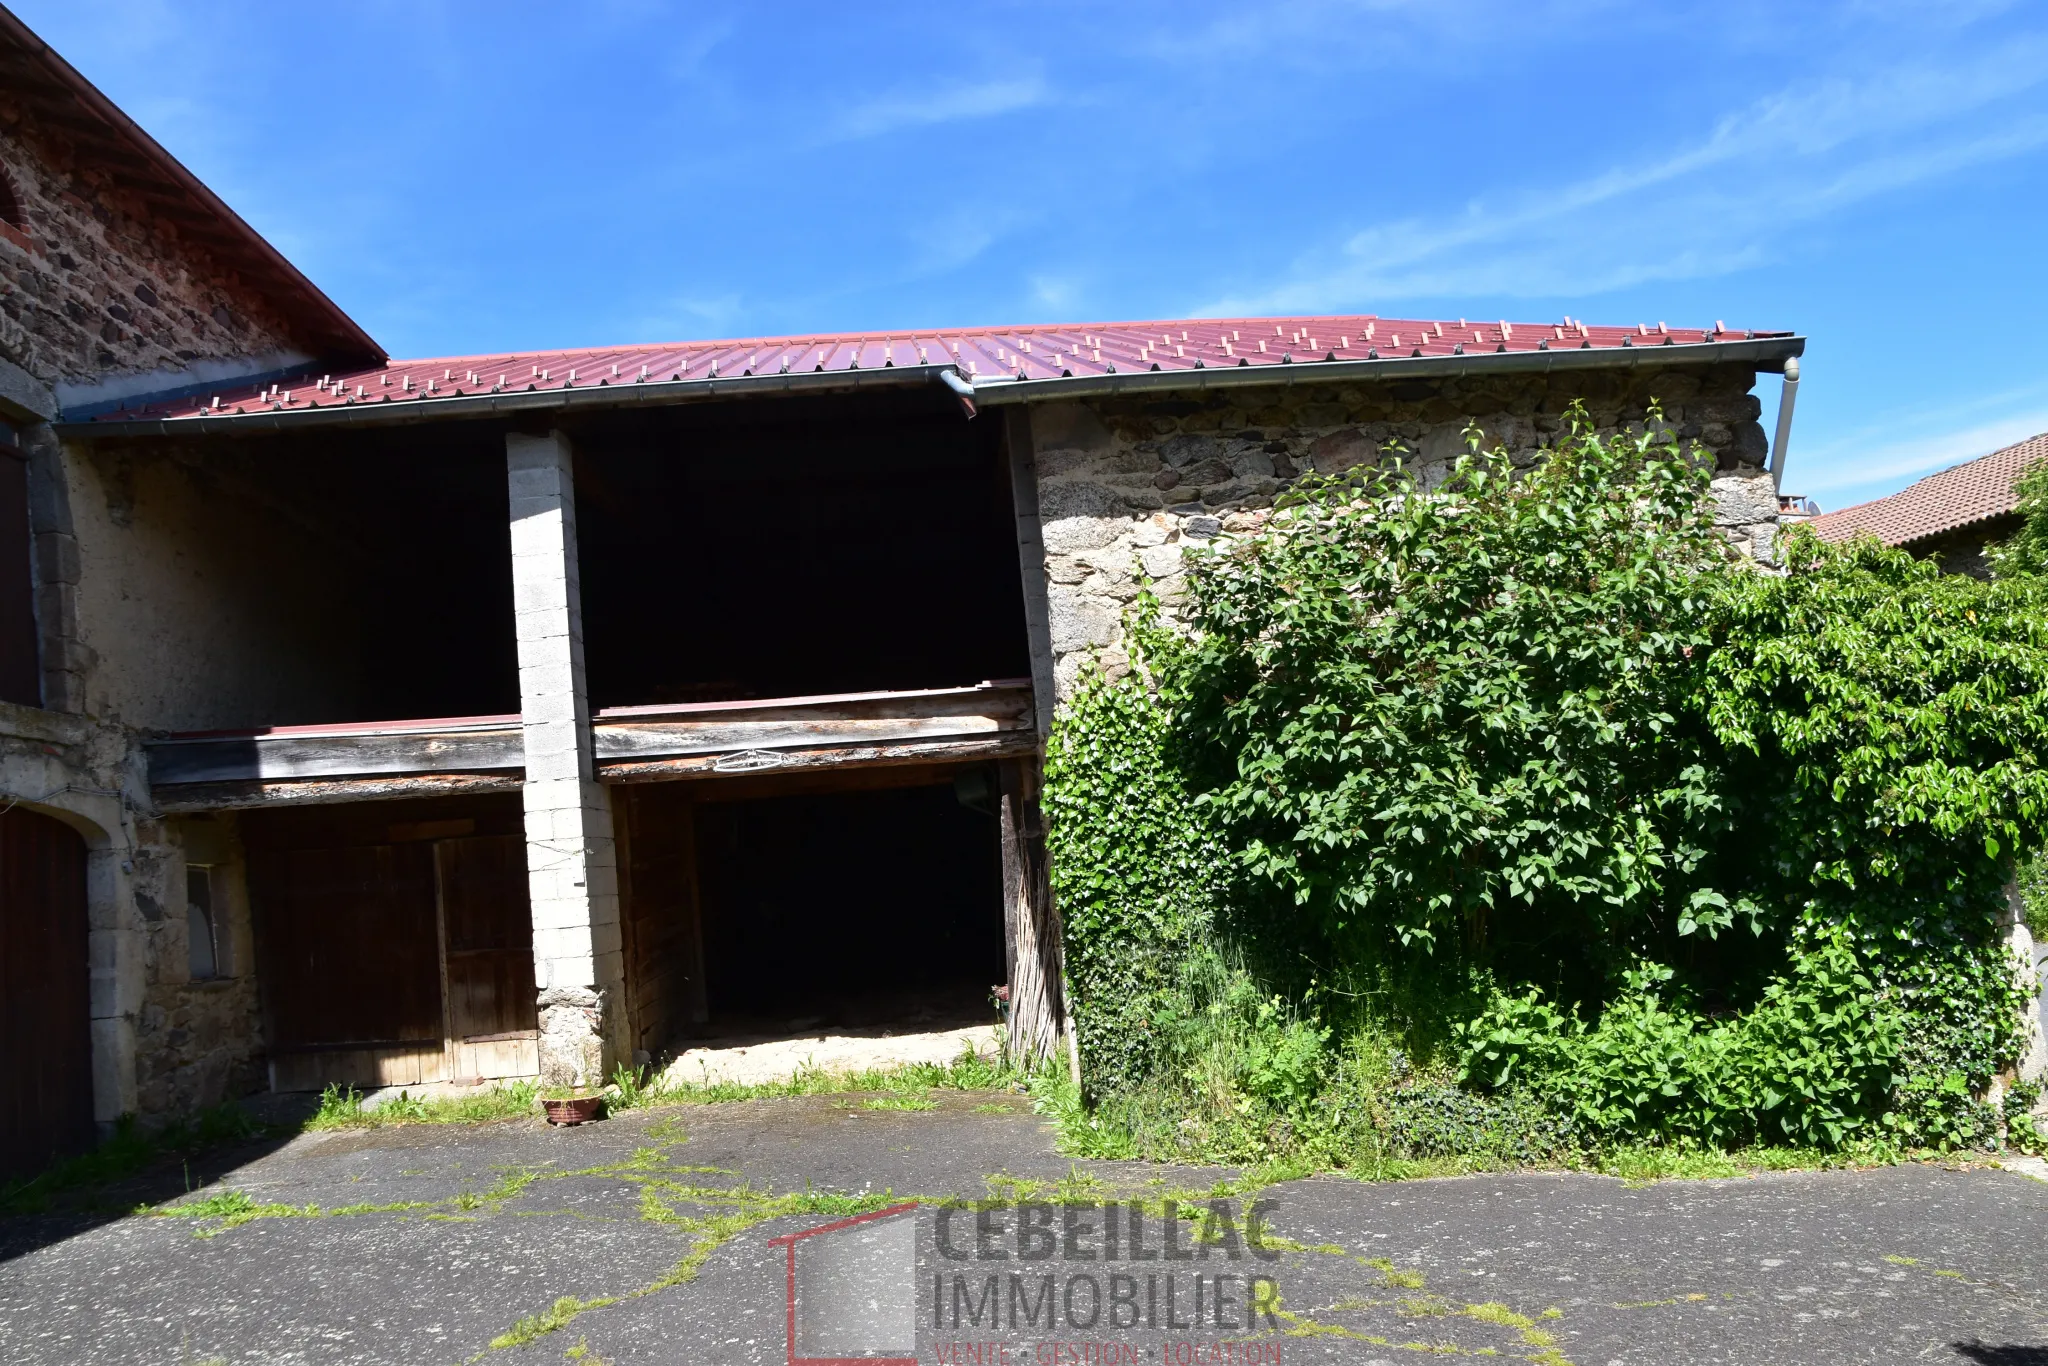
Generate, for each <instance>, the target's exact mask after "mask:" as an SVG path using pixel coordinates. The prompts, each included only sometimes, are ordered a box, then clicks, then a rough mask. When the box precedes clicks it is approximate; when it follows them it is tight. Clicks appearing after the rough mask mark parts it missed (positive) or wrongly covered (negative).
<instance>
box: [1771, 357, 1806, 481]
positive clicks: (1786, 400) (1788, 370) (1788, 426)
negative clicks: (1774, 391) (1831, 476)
mask: <svg viewBox="0 0 2048 1366" xmlns="http://www.w3.org/2000/svg"><path fill="white" fill-rule="evenodd" d="M1798 401H1799V358H1798V357H1797V356H1787V357H1786V358H1785V389H1784V392H1783V393H1782V394H1781V395H1780V396H1779V398H1778V434H1777V436H1776V437H1775V438H1773V439H1772V441H1771V466H1770V469H1771V490H1772V492H1774V493H1775V492H1782V491H1783V489H1784V486H1785V443H1786V442H1788V441H1790V440H1791V439H1792V406H1793V405H1794V404H1795V403H1797V402H1798Z"/></svg>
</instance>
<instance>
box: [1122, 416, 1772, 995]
mask: <svg viewBox="0 0 2048 1366" xmlns="http://www.w3.org/2000/svg"><path fill="white" fill-rule="evenodd" d="M1569 421H1570V422H1571V423H1572V427H1571V430H1570V432H1569V434H1568V440H1567V441H1566V442H1565V444H1563V445H1561V446H1560V448H1559V449H1558V450H1557V451H1556V453H1555V454H1554V455H1553V456H1552V458H1551V459H1549V460H1547V461H1545V462H1544V463H1543V464H1542V465H1540V466H1539V467H1537V468H1536V469H1534V470H1529V471H1518V470H1516V469H1515V468H1514V467H1513V466H1512V465H1511V463H1510V462H1509V460H1508V458H1507V456H1506V455H1505V453H1502V452H1494V453H1491V454H1489V453H1484V452H1480V451H1478V450H1477V449H1476V434H1475V449H1474V450H1473V451H1472V453H1470V454H1469V455H1467V456H1466V457H1465V458H1463V459H1462V460H1460V461H1459V462H1458V464H1457V465H1456V467H1455V468H1454V469H1453V470H1452V471H1451V473H1450V475H1449V477H1448V479H1447V480H1446V482H1444V483H1443V484H1442V485H1441V486H1440V487H1438V488H1435V489H1433V490H1432V489H1426V488H1425V487H1424V486H1423V485H1422V484H1421V483H1419V482H1418V481H1417V479H1416V478H1415V477H1414V475H1413V474H1412V473H1411V472H1410V471H1409V470H1408V469H1407V468H1405V467H1402V466H1399V465H1392V464H1390V465H1387V466H1383V467H1381V468H1378V469H1370V470H1366V471H1365V472H1363V473H1359V474H1356V475H1355V476H1353V477H1350V478H1347V479H1345V480H1342V481H1323V482H1314V481H1311V482H1310V484H1309V485H1308V486H1307V487H1306V488H1304V489H1302V490H1301V491H1300V493H1299V494H1298V495H1297V497H1296V498H1295V499H1294V500H1293V501H1292V502H1291V503H1290V504H1288V505H1287V506H1286V507H1284V508H1282V509H1281V510H1280V511H1279V512H1278V513H1277V514H1276V515H1275V517H1274V518H1273V521H1272V523H1271V524H1270V527H1269V529H1268V530H1267V531H1266V532H1265V533H1264V534H1262V535H1259V536H1256V537H1253V538H1250V539H1248V540H1246V541H1244V542H1241V543H1239V544H1237V545H1235V546H1232V547H1230V548H1228V549H1226V550H1224V551H1222V552H1220V553H1218V554H1216V555H1214V556H1213V557H1210V558H1207V559H1203V558H1197V559H1196V560H1195V562H1194V565H1193V567H1192V569H1191V572H1190V575H1189V590H1188V605H1187V609H1186V613H1185V624H1186V627H1187V631H1188V634H1187V635H1186V636H1182V635H1179V634H1176V633H1172V632H1168V631H1164V630H1154V631H1152V632H1151V633H1150V634H1149V636H1148V638H1147V645H1148V647H1149V648H1150V649H1151V651H1152V653H1153V654H1154V656H1155V657H1156V658H1157V659H1158V660H1159V662H1160V674H1161V678H1162V682H1163V685H1164V686H1163V690H1162V691H1163V695H1164V700H1165V703H1166V704H1167V705H1168V706H1169V707H1170V708H1171V709H1172V711H1173V714H1174V724H1175V728H1176V732H1177V734H1178V736H1179V738H1180V739H1181V740H1182V741H1183V744H1184V747H1185V750H1186V755H1187V763H1188V767H1189V769H1190V771H1191V774H1192V782H1193V785H1194V786H1195V787H1196V789H1197V790H1198V791H1199V792H1200V794H1201V795H1200V796H1199V797H1198V799H1197V800H1198V801H1199V802H1200V803H1201V804H1203V805H1204V806H1207V807H1209V808H1211V809H1213V811H1214V813H1215V815H1216V818H1217V819H1218V821H1219V822H1220V823H1221V825H1222V826H1223V828H1224V829H1226V830H1227V831H1228V833H1229V836H1230V839H1231V844H1232V847H1233V852H1234V854H1235V856H1236V859H1237V862H1238V866H1239V867H1240V868H1241V869H1242V871H1243V872H1244V873H1245V874H1246V875H1247V877H1248V878H1249V879H1250V881H1251V882H1252V883H1253V884H1255V885H1260V886H1262V887H1265V888H1270V889H1272V890H1274V891H1277V892H1279V893H1281V894H1283V895H1284V896H1285V897H1286V899H1287V900H1289V901H1291V902H1292V903H1293V904H1294V905H1296V906H1299V907H1301V908H1302V909H1303V910H1304V911H1306V912H1307V913H1308V915H1309V917H1310V919H1311V923H1312V926H1313V928H1314V929H1316V930H1318V931H1320V932H1321V933H1322V934H1324V935H1325V936H1327V937H1328V938H1329V940H1330V941H1331V942H1332V944H1333V945H1336V946H1337V947H1338V951H1339V952H1341V953H1345V954H1346V955H1347V956H1361V955H1370V954H1373V953H1376V952H1377V951H1378V948H1379V946H1380V945H1382V944H1384V943H1385V942H1386V941H1388V940H1389V939H1394V940H1398V941H1399V942H1400V943H1401V944H1404V945H1421V946H1423V947H1434V946H1438V945H1439V944H1442V945H1444V946H1446V947H1448V948H1451V949H1453V950H1456V949H1458V948H1460V947H1464V948H1469V949H1470V950H1472V951H1474V952H1477V953H1482V954H1483V953H1485V952H1486V951H1487V950H1488V949H1489V948H1491V947H1492V946H1493V945H1494V943H1495V942H1496V941H1506V942H1507V943H1510V944H1517V945H1519V944H1524V943H1527V942H1530V941H1531V940H1533V939H1535V938H1539V937H1548V936H1552V935H1554V934H1555V932H1556V930H1557V929H1558V928H1559V927H1560V922H1563V923H1564V925H1566V926H1568V927H1569V930H1570V932H1571V933H1572V935H1573V938H1574V939H1575V940H1576V941H1577V942H1578V943H1580V944H1583V945H1585V946H1588V947H1589V948H1593V949H1596V950H1597V949H1600V948H1604V947H1607V946H1610V945H1619V944H1622V943H1625V942H1626V941H1627V939H1628V938H1629V931H1630V927H1631V926H1632V924H1633V922H1635V921H1637V920H1639V919H1641V918H1642V917H1643V916H1645V915H1647V914H1649V913H1651V912H1652V910H1653V909H1655V908H1656V907H1658V905H1659V903H1660V901H1662V900H1663V898H1664V894H1665V892H1666V886H1665V884H1666V882H1667V880H1668V878H1669V877H1670V876H1671V874H1672V873H1674V872H1678V873H1683V872H1688V871H1690V870H1691V869H1692V868H1693V867H1694V866H1695V865H1696V864H1697V863H1698V861H1699V858H1700V856H1701V852H1700V850H1699V849H1698V847H1697V845H1696V844H1695V843H1693V842H1692V841H1691V840H1689V839H1688V838H1687V836H1688V835H1690V834H1691V833H1692V829H1693V827H1694V826H1696V825H1697V824H1699V823H1700V822H1701V820H1702V819H1703V818H1704V817H1705V816H1707V815H1708V814H1709V813H1710V811H1711V808H1712V806H1713V797H1712V794H1711V793H1710V792H1709V791H1708V790H1707V788H1706V786H1705V782H1704V774H1703V772H1702V771H1701V769H1700V768H1699V766H1698V765H1697V763H1696V762H1695V760H1696V756H1695V755H1693V754H1692V753H1691V752H1690V751H1689V749H1688V748H1687V747H1686V746H1684V745H1683V744H1682V742H1680V741H1679V740H1678V739H1677V737H1675V735H1674V727H1675V724H1676V717H1675V716H1674V714H1673V711H1674V708H1673V702H1674V700H1675V698H1676V696H1677V695H1678V694H1679V692H1680V690H1679V689H1678V688H1675V687H1674V686H1673V685H1672V675H1673V674H1674V672H1675V671H1677V670H1679V669H1681V668H1683V667H1684V665H1685V662H1686V656H1687V655H1688V653H1689V652H1690V651H1691V650H1693V649H1694V648H1695V647H1698V646H1701V645H1703V644H1704V643H1705V635H1704V632H1703V630H1702V629H1701V628H1702V625H1703V619H1704V617H1705V602H1704V592H1703V589H1704V585H1703V582H1702V578H1701V574H1702V571H1704V570H1705V569H1707V568H1708V567H1709V566H1713V565H1717V564H1718V563H1720V561H1721V560H1722V559H1723V558H1724V557H1725V553H1726V552H1725V550H1724V548H1723V546H1722V544H1721V542H1720V541H1719V540H1718V539H1717V538H1716V537H1715V536H1714V533H1713V527H1712V524H1711V521H1710V520H1709V518H1708V517H1707V515H1706V513H1705V511H1704V503H1703V496H1702V495H1703V493H1704V491H1705V479H1706V476H1705V472H1704V471H1701V470H1699V469H1697V468H1695V467H1694V466H1692V465H1690V464H1688V463H1687V462H1685V461H1683V460H1678V459H1671V458H1659V455H1658V452H1657V451H1656V450H1655V448H1653V447H1652V445H1651V443H1650V437H1649V436H1648V435H1647V434H1645V435H1643V436H1639V437H1637V438H1634V439H1632V440H1625V441H1618V442H1614V443H1604V442H1601V441H1598V440H1596V439H1594V438H1593V436H1592V434H1591V432H1590V430H1589V425H1588V420H1587V419H1586V417H1585V415H1584V413H1583V412H1582V411H1580V410H1576V409H1575V410H1573V412H1572V413H1571V414H1570V415H1569ZM1689 890H1690V889H1689ZM1702 890H1709V891H1711V889H1702ZM1728 904H1729V903H1728V902H1727V900H1726V898H1722V899H1721V901H1720V902H1719V905H1720V906H1721V907H1723V908H1725V907H1726V906H1727V905H1728ZM1730 914H1733V913H1732V912H1730ZM1347 940H1349V941H1353V942H1354V943H1355V944H1357V945H1359V946H1361V947H1346V946H1345V943H1344V941H1347ZM1595 966H1599V965H1595Z"/></svg>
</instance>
